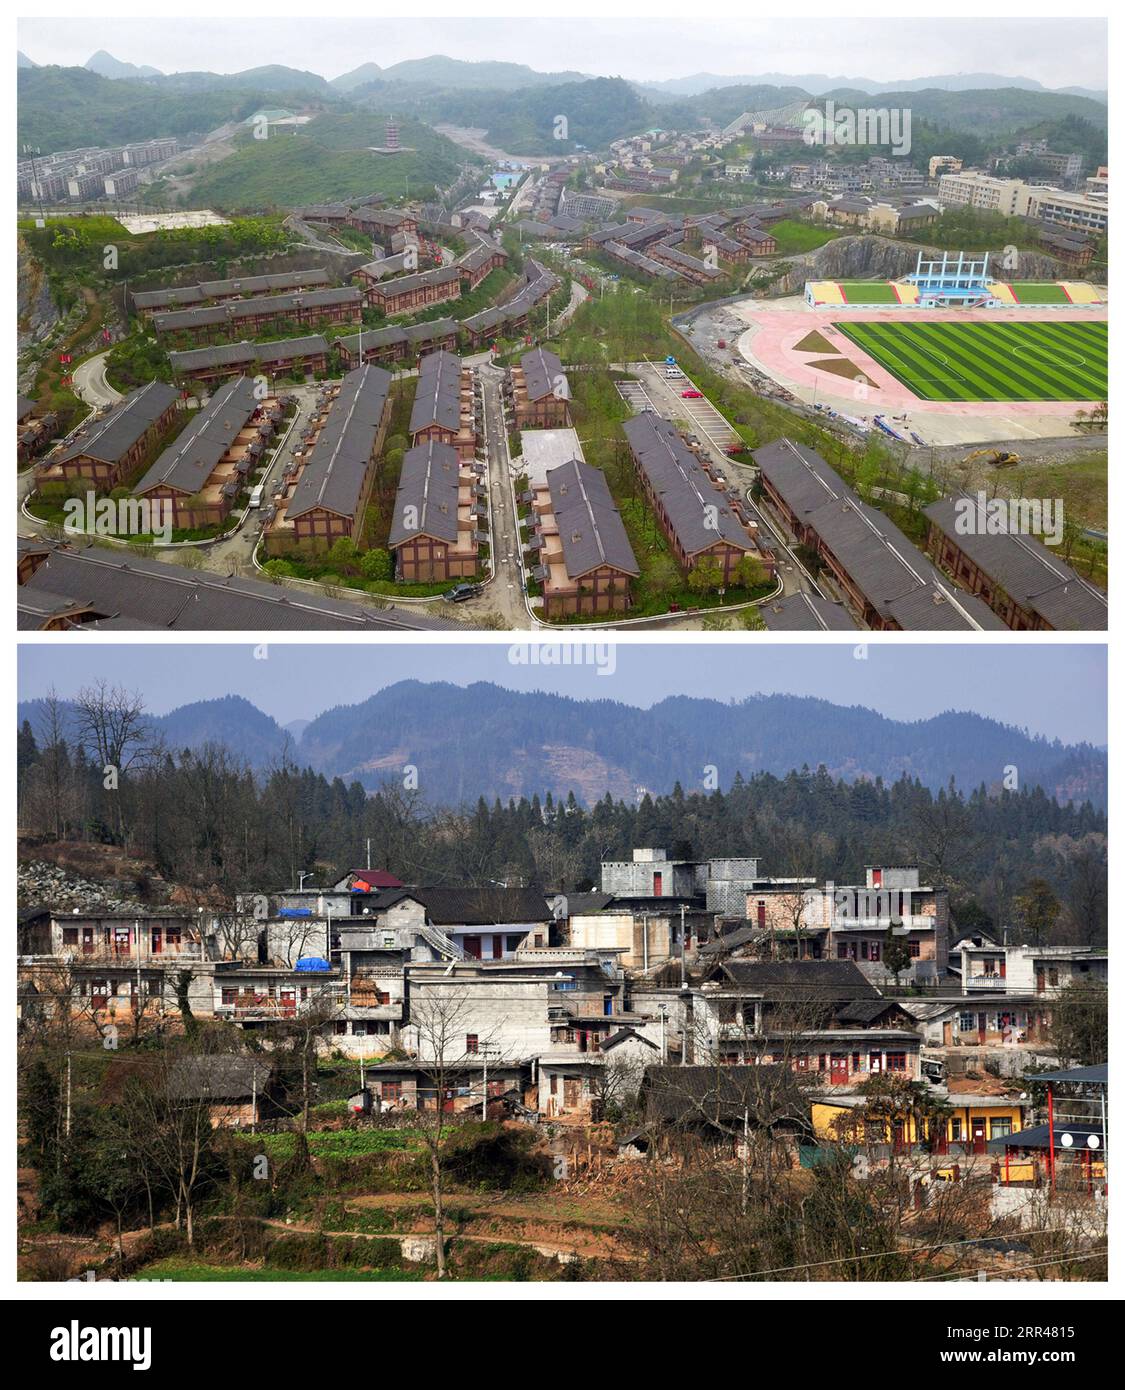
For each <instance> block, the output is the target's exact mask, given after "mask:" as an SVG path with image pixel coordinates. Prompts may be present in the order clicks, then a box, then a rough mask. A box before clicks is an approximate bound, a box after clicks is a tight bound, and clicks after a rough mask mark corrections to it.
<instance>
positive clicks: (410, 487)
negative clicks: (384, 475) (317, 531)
mask: <svg viewBox="0 0 1125 1390" xmlns="http://www.w3.org/2000/svg"><path fill="white" fill-rule="evenodd" d="M486 515H487V511H486V507H485V503H484V488H483V484H482V483H481V481H480V478H479V476H478V474H477V472H476V470H475V469H474V468H473V467H472V466H471V465H466V464H463V463H462V462H461V460H460V459H459V458H458V456H457V450H456V449H455V448H454V447H453V446H452V445H451V444H442V443H439V442H437V441H435V440H433V439H427V440H426V442H425V443H424V444H417V445H415V446H414V448H412V449H408V450H407V451H406V453H405V455H404V456H403V460H402V469H401V472H400V474H399V483H398V491H397V493H396V494H395V504H394V515H393V517H392V520H391V528H390V534H389V537H388V541H387V544H388V547H389V548H390V550H391V553H392V554H393V555H394V557H395V574H396V577H397V578H398V580H399V581H400V582H401V583H405V584H433V583H436V582H442V583H444V582H445V581H446V580H449V579H468V578H471V577H472V576H473V575H475V574H476V572H477V570H478V569H479V567H480V546H481V545H482V544H483V542H484V540H485V533H484V531H483V529H482V528H483V525H484V522H485V517H486Z"/></svg>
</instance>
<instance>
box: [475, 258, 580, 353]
mask: <svg viewBox="0 0 1125 1390" xmlns="http://www.w3.org/2000/svg"><path fill="white" fill-rule="evenodd" d="M524 275H525V280H526V283H525V284H524V286H523V288H522V289H521V290H519V291H518V293H516V294H514V295H513V296H512V297H511V299H508V300H506V301H505V302H504V303H503V304H498V305H494V306H493V307H492V308H489V309H482V310H481V311H480V313H478V314H471V315H470V316H469V317H468V318H467V319H464V320H462V322H461V329H462V331H463V332H464V333H465V334H467V335H468V338H469V344H470V346H471V347H473V348H480V347H484V346H485V345H486V344H489V343H494V342H495V341H496V340H497V338H500V337H516V336H518V335H519V334H522V333H525V332H526V331H527V328H528V326H529V321H530V317H531V313H532V310H534V309H535V308H537V307H538V306H539V305H540V304H542V303H544V302H545V301H546V300H548V299H549V298H550V297H551V295H552V294H553V293H554V291H555V290H556V288H557V287H558V284H559V278H558V276H557V275H555V274H554V272H553V271H550V270H548V269H547V268H546V266H544V265H542V264H541V263H540V262H539V261H535V260H532V259H531V257H530V256H529V257H528V258H527V259H526V260H525V261H524Z"/></svg>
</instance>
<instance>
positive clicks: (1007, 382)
mask: <svg viewBox="0 0 1125 1390" xmlns="http://www.w3.org/2000/svg"><path fill="white" fill-rule="evenodd" d="M834 326H835V327H836V328H838V329H839V331H840V332H841V333H842V334H843V335H844V336H845V337H847V338H850V339H851V341H852V342H853V343H855V344H856V345H857V346H858V347H860V348H862V349H863V351H864V352H866V353H868V354H869V355H870V356H871V357H873V358H874V359H875V361H876V362H878V364H879V365H880V366H881V367H883V368H884V369H885V370H886V371H888V372H890V374H891V375H892V376H893V377H895V378H896V379H897V380H898V381H901V382H902V384H903V385H904V386H906V387H907V388H908V389H909V390H911V391H913V392H914V394H915V395H916V396H918V397H920V398H921V399H922V400H926V401H1103V400H1105V399H1106V396H1107V393H1108V390H1109V377H1108V373H1109V366H1108V352H1109V341H1108V331H1107V330H1108V326H1107V325H1106V324H1105V323H1076V322H1073V321H1069V320H1068V321H1065V322H1045V323H1011V322H1004V323H979V322H976V323H916V322H912V323H887V322H879V323H854V322H852V323H837V324H835V325H834Z"/></svg>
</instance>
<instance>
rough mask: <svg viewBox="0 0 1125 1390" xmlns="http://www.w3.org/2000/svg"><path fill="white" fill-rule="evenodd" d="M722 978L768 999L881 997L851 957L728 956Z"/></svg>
mask: <svg viewBox="0 0 1125 1390" xmlns="http://www.w3.org/2000/svg"><path fill="white" fill-rule="evenodd" d="M716 974H717V975H718V976H719V977H720V981H722V980H725V981H726V982H727V983H728V984H729V985H730V986H732V987H733V988H735V989H744V990H748V991H750V992H751V993H754V994H761V995H763V996H764V997H765V998H766V999H774V1000H779V999H789V1000H794V1001H797V1002H800V1003H805V1002H809V1003H813V1002H815V1003H821V1002H825V1003H837V1004H850V1003H852V1002H854V1001H855V1000H857V999H879V998H881V996H880V994H879V991H878V990H877V989H876V988H875V986H874V985H873V984H872V983H871V981H870V980H869V979H868V978H867V976H866V975H865V974H864V973H863V971H862V970H861V969H860V968H859V966H858V965H856V963H855V961H851V960H727V961H724V962H723V963H722V964H721V965H719V966H717V967H716Z"/></svg>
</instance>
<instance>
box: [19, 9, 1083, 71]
mask: <svg viewBox="0 0 1125 1390" xmlns="http://www.w3.org/2000/svg"><path fill="white" fill-rule="evenodd" d="M689 13H691V16H692V17H691V19H690V21H676V20H665V19H651V18H650V19H645V20H639V19H587V18H576V17H573V16H572V17H568V18H560V19H557V20H556V19H542V20H538V19H531V20H528V19H510V20H509V19H472V18H470V19H466V18H464V17H459V18H448V19H447V18H426V19H395V18H390V17H387V18H384V17H379V18H366V19H360V18H349V19H326V18H316V19H296V18H286V17H284V16H283V15H280V14H278V13H270V14H268V15H267V14H265V13H263V14H261V15H258V16H257V17H255V18H253V19H214V18H194V19H177V18H164V17H161V18H144V19H120V18H119V19H91V18H86V17H82V18H66V19H60V18H54V19H21V20H20V21H19V23H18V46H19V48H20V49H21V50H22V51H23V52H24V53H26V54H27V55H28V57H30V58H31V59H33V60H34V61H35V62H37V63H60V64H64V65H77V64H81V63H84V62H85V61H86V59H87V58H89V56H90V55H91V54H92V53H94V52H95V51H96V50H97V49H100V48H104V49H106V50H108V51H109V52H110V53H112V54H113V55H114V57H115V58H119V59H121V60H122V61H124V62H132V63H141V64H148V65H150V66H152V67H156V68H159V69H160V70H161V71H162V72H184V71H194V70H205V71H209V72H237V71H239V70H240V69H243V68H250V67H257V66H259V65H261V64H266V63H280V64H283V65H285V66H287V67H294V68H301V69H307V70H311V71H313V72H318V73H320V74H321V75H322V76H324V77H336V76H339V74H340V73H343V72H348V71H350V70H351V69H352V68H355V67H358V66H359V64H361V63H365V62H375V63H378V64H379V66H380V67H387V66H389V65H390V64H391V63H396V62H399V61H401V60H403V59H406V58H425V57H428V56H430V55H431V54H434V53H443V54H447V55H449V56H451V57H457V58H465V59H471V60H481V59H505V60H507V61H510V62H518V63H526V64H528V65H529V66H531V67H534V68H536V69H538V70H539V71H557V70H560V69H574V70H577V71H579V72H586V73H592V74H595V75H601V76H618V75H619V76H623V77H629V78H633V79H637V80H642V79H646V78H648V79H656V80H659V79H661V78H668V77H681V76H686V75H689V74H691V73H695V72H710V73H715V74H718V75H720V76H723V75H751V76H752V75H755V74H759V73H766V72H781V73H826V74H828V75H829V76H832V77H845V78H846V77H852V78H860V77H866V78H872V79H875V80H877V81H892V80H898V79H907V78H912V77H927V76H940V75H947V74H950V73H959V72H994V73H1000V74H1004V75H1007V76H1011V77H1029V78H1034V79H1036V80H1037V81H1039V82H1042V83H1043V84H1044V86H1047V87H1070V86H1084V87H1097V88H1104V87H1105V86H1106V85H1107V74H1106V28H1105V22H1104V21H1103V20H1100V19H1082V18H1073V19H988V18H982V19H961V18H957V19H953V18H950V19H910V18H901V19H899V18H896V19H890V18H882V17H879V18H867V19H835V18H833V19H821V18H806V19H805V20H804V21H803V22H794V19H793V18H790V17H787V18H784V19H760V20H759V19H740V20H738V21H727V20H719V21H717V22H707V21H706V20H705V19H703V18H700V17H699V16H698V15H697V14H695V13H694V12H689Z"/></svg>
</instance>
